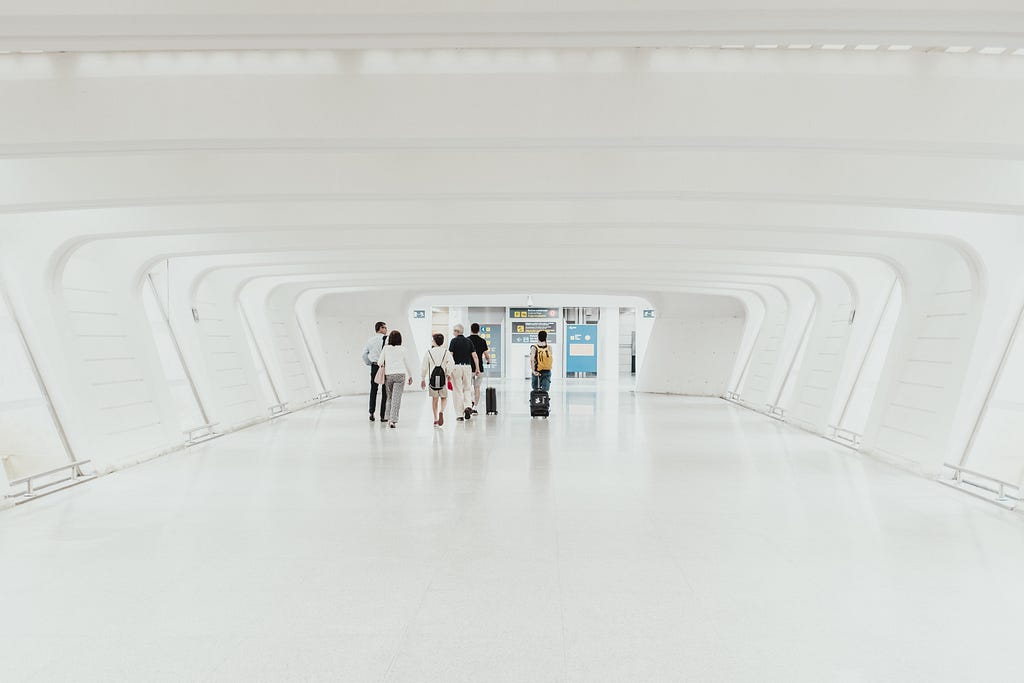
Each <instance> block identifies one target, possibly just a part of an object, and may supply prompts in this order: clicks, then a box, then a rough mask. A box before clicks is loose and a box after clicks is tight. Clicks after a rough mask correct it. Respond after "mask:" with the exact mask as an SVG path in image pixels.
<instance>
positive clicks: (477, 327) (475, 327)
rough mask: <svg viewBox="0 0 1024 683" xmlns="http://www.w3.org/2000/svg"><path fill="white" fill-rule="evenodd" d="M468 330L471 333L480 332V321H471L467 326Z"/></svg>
mask: <svg viewBox="0 0 1024 683" xmlns="http://www.w3.org/2000/svg"><path fill="white" fill-rule="evenodd" d="M469 331H470V332H472V333H473V334H480V323H473V324H472V325H470V326H469Z"/></svg>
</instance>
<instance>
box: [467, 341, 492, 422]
mask: <svg viewBox="0 0 1024 683" xmlns="http://www.w3.org/2000/svg"><path fill="white" fill-rule="evenodd" d="M469 331H470V332H472V333H473V334H471V335H469V341H471V342H473V348H474V349H476V360H477V362H478V363H479V365H478V366H477V370H476V372H475V373H474V374H473V414H474V415H476V413H477V410H476V404H477V403H479V402H480V387H481V386H482V385H483V383H484V361H485V360H486V361H487V365H490V364H491V354H490V352H489V351H488V350H487V349H488V346H487V340H486V339H484V338H483V337H481V336H480V323H473V324H472V325H470V326H469Z"/></svg>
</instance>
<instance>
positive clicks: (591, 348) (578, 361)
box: [565, 325, 597, 373]
mask: <svg viewBox="0 0 1024 683" xmlns="http://www.w3.org/2000/svg"><path fill="white" fill-rule="evenodd" d="M565 371H566V372H568V373H573V372H593V373H596V372H597V325H566V326H565Z"/></svg>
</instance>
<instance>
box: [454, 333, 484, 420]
mask: <svg viewBox="0 0 1024 683" xmlns="http://www.w3.org/2000/svg"><path fill="white" fill-rule="evenodd" d="M452 331H453V332H455V338H454V339H452V341H451V343H450V344H448V350H449V351H451V352H452V358H454V359H455V368H454V369H453V370H452V391H454V392H455V412H456V414H458V413H461V415H459V416H458V417H456V418H455V419H456V420H459V421H460V422H461V421H462V420H468V419H469V418H471V417H473V408H472V407H471V406H472V403H473V373H474V372H476V371H477V370H478V369H479V367H480V362H479V361H478V360H477V356H476V349H475V348H474V347H473V342H471V341H469V340H468V339H466V338H465V337H464V336H463V334H462V333H463V332H465V331H466V328H465V327H463V326H462V325H461V324H459V325H456V326H455V327H453V328H452Z"/></svg>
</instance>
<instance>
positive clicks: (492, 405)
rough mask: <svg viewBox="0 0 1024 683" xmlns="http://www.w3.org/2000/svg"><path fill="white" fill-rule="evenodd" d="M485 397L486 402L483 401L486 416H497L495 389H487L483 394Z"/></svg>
mask: <svg viewBox="0 0 1024 683" xmlns="http://www.w3.org/2000/svg"><path fill="white" fill-rule="evenodd" d="M485 396H486V397H487V398H486V401H485V402H486V404H487V414H488V415H497V414H498V390H497V389H495V388H494V387H487V391H486V392H485Z"/></svg>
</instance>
